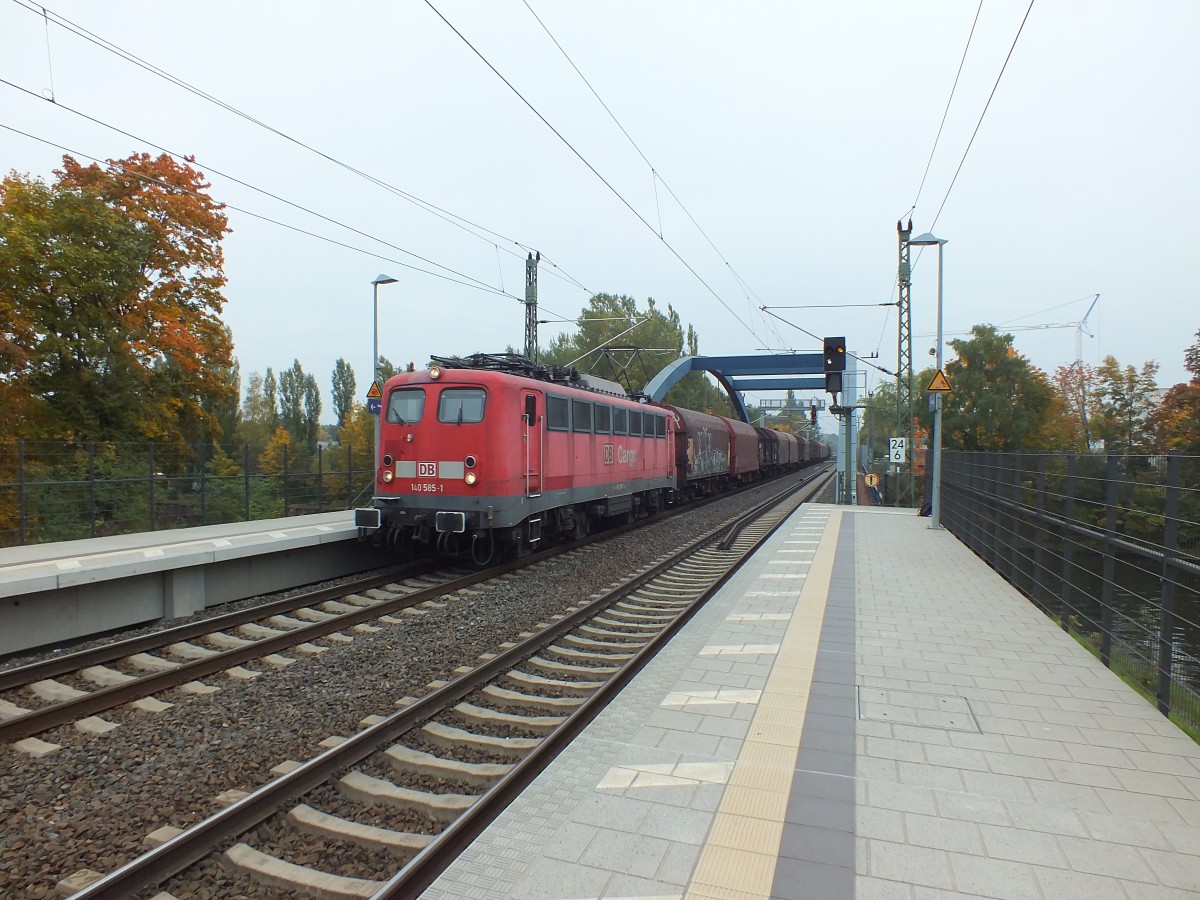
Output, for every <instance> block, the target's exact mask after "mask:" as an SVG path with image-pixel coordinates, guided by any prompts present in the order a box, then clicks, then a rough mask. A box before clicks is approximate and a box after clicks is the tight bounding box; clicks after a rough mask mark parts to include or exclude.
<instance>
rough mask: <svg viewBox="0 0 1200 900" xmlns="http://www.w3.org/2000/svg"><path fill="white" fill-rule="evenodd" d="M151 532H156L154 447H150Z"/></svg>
mask: <svg viewBox="0 0 1200 900" xmlns="http://www.w3.org/2000/svg"><path fill="white" fill-rule="evenodd" d="M150 530H151V531H154V445H153V444H151V445H150Z"/></svg>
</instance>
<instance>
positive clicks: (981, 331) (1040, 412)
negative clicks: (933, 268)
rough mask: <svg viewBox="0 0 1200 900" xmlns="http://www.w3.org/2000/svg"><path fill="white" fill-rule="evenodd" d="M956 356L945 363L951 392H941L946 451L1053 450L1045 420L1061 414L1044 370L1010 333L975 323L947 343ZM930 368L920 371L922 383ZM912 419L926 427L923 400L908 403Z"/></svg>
mask: <svg viewBox="0 0 1200 900" xmlns="http://www.w3.org/2000/svg"><path fill="white" fill-rule="evenodd" d="M950 346H951V347H952V348H953V350H954V352H955V354H956V358H955V359H952V360H951V361H950V362H948V363H946V367H945V371H946V377H947V378H949V379H950V384H951V385H952V386H953V391H951V392H950V393H948V394H944V395H943V406H942V431H943V446H944V447H946V448H948V449H952V450H998V451H1002V452H1019V451H1024V452H1029V451H1041V450H1049V449H1054V448H1052V447H1051V446H1050V444H1051V443H1052V440H1051V438H1050V434H1049V432H1050V430H1051V429H1050V428H1049V425H1050V423H1051V421H1052V420H1053V418H1054V417H1055V416H1056V415H1058V414H1061V406H1060V409H1059V410H1057V411H1056V409H1055V407H1056V405H1059V404H1060V401H1058V400H1057V398H1056V397H1055V394H1054V391H1053V389H1052V388H1051V386H1050V381H1049V379H1048V378H1047V377H1046V373H1045V372H1043V371H1042V370H1041V369H1038V368H1037V367H1036V366H1033V365H1031V364H1030V363H1029V361H1028V360H1027V359H1025V357H1023V356H1022V355H1021V354H1019V353H1018V352H1017V351H1016V348H1015V347H1013V338H1012V335H1011V334H1001V333H1000V332H999V331H998V330H997V329H996V327H995V326H994V325H976V326H975V327H973V328H972V329H971V337H970V338H969V339H965V340H964V339H961V338H959V339H956V340H953V341H951V342H950ZM931 375H932V372H931V371H930V372H926V373H923V374H922V376H921V377H920V379H919V382H918V383H920V384H921V385H922V386H924V385H927V384H928V383H929V378H930V376H931ZM914 407H915V410H916V412H917V419H918V421H920V422H921V424H922V425H923V426H924V427H925V428H927V429H929V430H930V431H931V432H932V421H933V417H932V415H931V414H930V413H929V412H928V408H927V406H926V404H925V403H924V402H918V403H916V404H914Z"/></svg>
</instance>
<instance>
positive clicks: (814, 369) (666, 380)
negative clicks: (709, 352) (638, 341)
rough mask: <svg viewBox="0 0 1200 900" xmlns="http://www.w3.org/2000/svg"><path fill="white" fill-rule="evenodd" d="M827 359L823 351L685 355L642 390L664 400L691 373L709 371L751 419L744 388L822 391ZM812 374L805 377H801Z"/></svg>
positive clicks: (738, 412) (741, 413)
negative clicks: (668, 392) (748, 354)
mask: <svg viewBox="0 0 1200 900" xmlns="http://www.w3.org/2000/svg"><path fill="white" fill-rule="evenodd" d="M824 371H825V360H824V358H823V356H822V354H820V353H770V354H763V355H758V356H685V357H683V358H681V359H677V360H675V361H674V362H673V363H670V364H669V365H667V366H665V367H664V368H663V370H662V371H661V372H659V373H658V374H657V375H655V376H654V377H653V378H652V379H650V381H649V382H647V383H646V387H645V388H643V389H642V393H643V394H645V395H646V396H647V397H649V398H650V399H651V400H653V401H655V402H656V403H657V402H661V401H662V399H663V397H665V396H666V395H667V391H669V390H670V389H671V388H673V387H674V386H675V385H676V384H677V383H678V382H679V380H680V379H681V378H683V376H685V375H687V374H689V373H691V372H710V373H711V374H712V375H713V377H714V378H716V379H717V381H718V382H719V383H720V385H721V387H723V388H725V390H726V392H727V393H728V394H729V400H730V402H731V403H732V404H733V408H734V412H735V414H736V415H737V417H738V418H740V419H741V420H742V421H743V422H749V421H750V417H749V415H748V414H747V413H746V406H745V404H744V403H742V393H741V392H743V391H790V390H796V391H814V390H815V391H823V390H824V389H825V376H824ZM805 375H811V376H813V377H809V378H804V377H802V376H805Z"/></svg>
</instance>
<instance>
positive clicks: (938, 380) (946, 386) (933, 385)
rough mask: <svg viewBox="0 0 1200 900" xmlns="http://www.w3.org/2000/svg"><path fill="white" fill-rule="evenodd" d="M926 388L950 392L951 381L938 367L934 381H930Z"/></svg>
mask: <svg viewBox="0 0 1200 900" xmlns="http://www.w3.org/2000/svg"><path fill="white" fill-rule="evenodd" d="M925 390H927V391H931V392H933V393H942V394H945V393H949V392H950V382H949V381H948V380H947V379H946V376H945V375H943V374H942V370H941V369H938V373H937V374H936V375H934V376H933V381H931V382H929V387H927V388H925Z"/></svg>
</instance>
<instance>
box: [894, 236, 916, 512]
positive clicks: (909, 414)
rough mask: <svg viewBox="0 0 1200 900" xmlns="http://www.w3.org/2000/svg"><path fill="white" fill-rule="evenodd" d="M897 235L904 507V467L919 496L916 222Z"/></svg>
mask: <svg viewBox="0 0 1200 900" xmlns="http://www.w3.org/2000/svg"><path fill="white" fill-rule="evenodd" d="M896 233H897V235H898V236H899V240H900V264H899V268H898V270H897V278H896V280H897V283H898V284H899V286H900V300H899V302H898V303H897V306H898V312H899V317H898V318H899V322H898V324H897V331H898V335H897V346H896V437H904V438H907V443H905V445H904V446H905V447H906V448H907V449H908V453H909V457H908V459H907V460H906V461H905V462H903V463H900V465H899V467H898V469H897V470H896V505H897V506H899V505H900V495H901V494H902V493H903V492H902V491H901V490H900V484H901V481H900V474H901V472H902V471H903V469H904V466H906V465H907V466H908V496H909V502H912V500H913V499H914V498H915V497H916V496H917V494H916V475H915V466H913V464H912V459H913V455H914V454H915V453H916V445H915V444H913V408H912V380H913V371H912V265H911V264H910V263H909V256H908V252H909V244H908V239H909V237H911V236H912V219H909V220H908V227H907V228H905V227H904V223H903V222H897V223H896Z"/></svg>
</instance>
